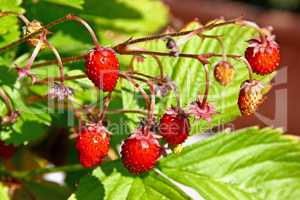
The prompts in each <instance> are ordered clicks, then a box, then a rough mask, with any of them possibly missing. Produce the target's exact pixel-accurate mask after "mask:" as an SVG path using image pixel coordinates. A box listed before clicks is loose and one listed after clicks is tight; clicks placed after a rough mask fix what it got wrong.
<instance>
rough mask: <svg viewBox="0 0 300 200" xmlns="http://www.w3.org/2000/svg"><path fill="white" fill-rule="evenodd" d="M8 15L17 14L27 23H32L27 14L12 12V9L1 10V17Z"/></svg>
mask: <svg viewBox="0 0 300 200" xmlns="http://www.w3.org/2000/svg"><path fill="white" fill-rule="evenodd" d="M7 15H15V16H17V17H18V18H19V19H20V20H21V21H22V22H23V23H24V24H26V25H27V24H29V23H30V21H29V20H28V18H27V17H26V16H25V15H23V14H21V13H17V12H12V11H5V12H0V17H3V16H7Z"/></svg>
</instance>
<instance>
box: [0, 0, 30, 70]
mask: <svg viewBox="0 0 300 200" xmlns="http://www.w3.org/2000/svg"><path fill="white" fill-rule="evenodd" d="M21 3H22V1H21V0H0V11H13V12H19V13H22V12H23V11H24V10H23V9H22V8H21V7H20V4H21ZM0 21H1V23H0V47H3V46H5V45H7V44H9V43H11V42H12V41H15V40H17V39H19V37H20V35H21V33H20V30H19V25H18V18H17V17H16V16H3V17H0ZM14 56H15V51H13V50H10V51H9V52H5V53H2V54H1V57H0V67H1V66H2V65H4V66H10V65H11V61H12V58H13V57H14Z"/></svg>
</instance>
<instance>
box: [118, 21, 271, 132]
mask: <svg viewBox="0 0 300 200" xmlns="http://www.w3.org/2000/svg"><path fill="white" fill-rule="evenodd" d="M199 26H200V24H199V23H198V22H192V23H190V24H188V25H187V27H185V29H184V30H193V29H196V28H198V27H199ZM204 34H206V35H221V36H223V38H224V40H223V41H224V46H225V51H226V53H227V54H236V55H243V54H244V51H245V49H246V47H247V41H248V40H249V39H250V38H252V37H253V36H254V35H255V34H256V32H255V30H253V29H252V28H249V27H241V26H239V25H226V26H222V27H217V28H214V29H212V30H210V31H205V32H204ZM177 40H180V39H177ZM181 42H182V41H181ZM142 48H145V49H147V50H152V51H159V52H168V50H167V49H166V44H165V41H161V40H160V41H151V42H146V43H145V45H143V46H142ZM180 51H181V52H182V53H191V54H201V53H219V54H221V53H222V49H221V46H220V44H219V43H218V41H216V40H215V39H211V38H209V39H205V40H203V39H200V38H199V37H197V36H194V37H193V38H191V39H190V40H188V41H187V42H184V43H183V44H182V45H181V46H180ZM221 60H222V59H221V58H211V59H209V61H210V62H211V65H210V66H209V76H210V91H209V99H208V100H209V102H210V103H212V104H213V105H215V106H216V109H217V111H218V112H219V113H220V114H217V115H214V117H213V120H212V122H211V123H207V122H206V121H204V120H201V121H200V122H192V124H191V125H192V130H191V134H196V133H199V132H203V131H205V130H207V129H209V128H211V127H214V126H216V125H222V124H225V123H228V122H230V121H232V120H233V119H235V118H236V117H238V116H240V111H239V109H238V106H237V99H238V94H239V90H240V86H241V83H242V82H243V81H245V80H246V79H248V71H247V68H246V66H245V64H244V63H243V62H242V61H237V60H233V59H230V58H229V61H230V62H231V63H232V64H233V66H234V68H235V71H236V73H235V74H236V75H235V79H234V80H233V81H232V83H230V85H228V86H226V87H223V86H221V85H220V84H219V83H218V82H217V81H216V80H215V79H214V75H213V71H214V66H215V64H216V63H217V62H219V61H221ZM161 62H162V65H163V68H164V73H165V75H167V76H168V77H170V78H171V79H172V80H173V81H174V82H175V83H176V85H177V87H178V90H179V94H180V100H181V104H182V105H181V106H183V107H184V108H187V107H188V106H189V104H190V103H191V102H193V101H195V100H196V98H197V95H198V94H199V92H200V93H201V94H203V93H204V90H205V76H204V69H203V66H202V65H201V64H200V63H199V61H197V60H195V59H189V58H174V57H163V58H161ZM134 69H135V70H136V71H138V72H141V73H144V74H148V75H152V76H158V75H159V67H158V66H157V63H156V62H155V59H153V58H152V57H151V56H146V57H145V61H144V62H136V61H135V62H134ZM273 75H274V74H272V75H269V76H264V77H256V78H257V79H259V80H262V81H263V82H265V83H267V82H268V81H270V79H271V78H272V77H273ZM122 86H123V87H124V88H126V89H129V90H133V89H132V86H130V83H128V82H127V81H123V82H122ZM157 102H158V103H157V104H156V113H158V115H162V114H163V113H164V112H165V110H166V109H167V108H169V107H170V106H171V105H176V104H175V103H176V102H175V97H174V95H173V94H171V95H169V96H167V97H164V98H161V99H157ZM123 106H124V109H138V108H140V109H144V107H141V106H140V105H139V103H138V101H137V100H136V98H135V99H133V97H132V96H131V95H127V93H126V92H125V91H124V92H123ZM127 116H128V117H129V118H130V119H132V120H133V121H134V122H135V123H133V124H131V125H130V127H135V126H136V123H137V119H136V117H135V116H132V115H127Z"/></svg>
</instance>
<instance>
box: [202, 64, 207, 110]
mask: <svg viewBox="0 0 300 200" xmlns="http://www.w3.org/2000/svg"><path fill="white" fill-rule="evenodd" d="M204 74H205V91H204V96H203V99H202V106H204V105H205V104H206V102H207V98H208V93H209V72H208V67H207V65H204Z"/></svg>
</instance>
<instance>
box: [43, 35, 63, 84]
mask: <svg viewBox="0 0 300 200" xmlns="http://www.w3.org/2000/svg"><path fill="white" fill-rule="evenodd" d="M43 42H45V43H46V45H47V46H48V47H49V49H50V50H51V51H52V52H53V54H54V55H55V57H56V60H57V64H58V68H59V73H60V83H61V86H62V87H64V64H63V62H62V60H61V57H60V55H59V53H58V51H57V49H56V48H55V47H54V46H53V45H52V44H51V43H50V42H49V41H48V40H47V38H46V36H45V37H44V38H43Z"/></svg>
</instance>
